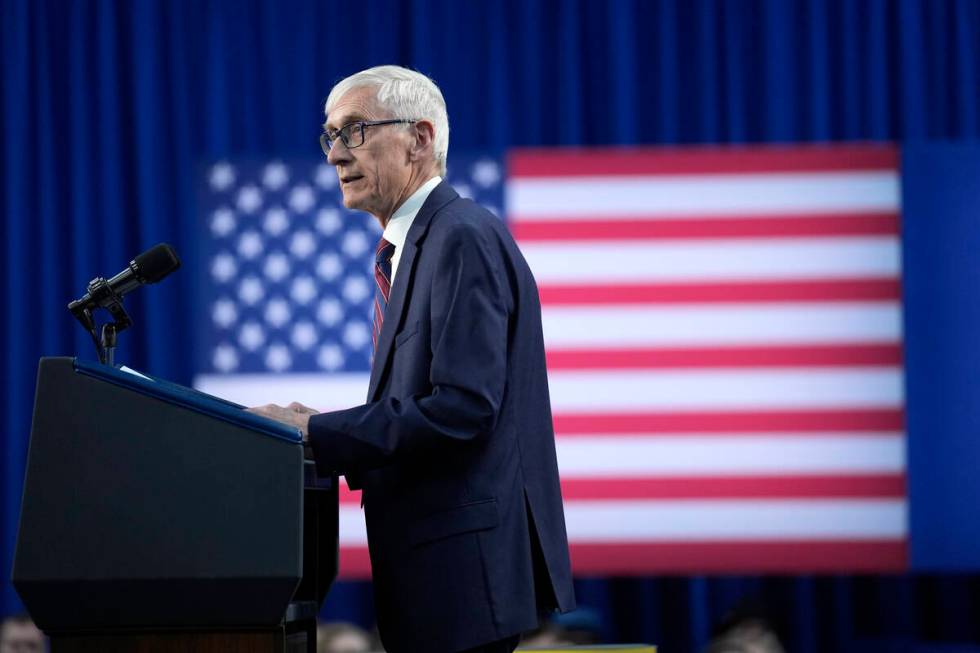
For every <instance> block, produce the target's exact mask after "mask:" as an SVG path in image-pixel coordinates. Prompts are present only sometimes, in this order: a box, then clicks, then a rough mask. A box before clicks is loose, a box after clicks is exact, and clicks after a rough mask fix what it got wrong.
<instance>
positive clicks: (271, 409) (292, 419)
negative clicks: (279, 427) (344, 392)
mask: <svg viewBox="0 0 980 653" xmlns="http://www.w3.org/2000/svg"><path fill="white" fill-rule="evenodd" d="M245 410H247V411H248V412H250V413H254V414H255V415H261V416H262V417H268V418H269V419H273V420H275V421H277V422H282V423H283V424H287V425H289V426H294V427H296V428H298V429H299V430H300V432H302V434H303V442H309V440H310V415H316V414H317V413H318V412H320V411H318V410H314V409H312V408H309V407H307V406H304V405H303V404H301V403H298V402H296V401H294V402H293V403H291V404H289V405H288V406H286V407H285V408H284V407H282V406H278V405H276V404H266V405H265V406H256V407H255V408H246V409H245Z"/></svg>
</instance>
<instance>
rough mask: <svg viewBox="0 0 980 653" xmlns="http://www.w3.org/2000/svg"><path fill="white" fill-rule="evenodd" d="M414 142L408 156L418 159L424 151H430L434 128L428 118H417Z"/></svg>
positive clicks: (434, 133)
mask: <svg viewBox="0 0 980 653" xmlns="http://www.w3.org/2000/svg"><path fill="white" fill-rule="evenodd" d="M414 127H415V144H414V145H413V146H412V149H411V153H410V158H411V160H412V161H418V160H419V159H420V158H421V157H422V156H423V155H424V154H425V153H426V152H429V153H431V152H432V149H433V147H434V141H435V137H436V128H435V126H434V125H433V124H432V123H431V122H430V121H428V120H419V121H418V122H416V123H415V125H414Z"/></svg>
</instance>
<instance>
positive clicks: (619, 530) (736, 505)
mask: <svg viewBox="0 0 980 653" xmlns="http://www.w3.org/2000/svg"><path fill="white" fill-rule="evenodd" d="M907 519H908V509H907V506H906V503H905V501H904V500H901V499H761V500H760V499H738V500H730V499H716V500H703V499H670V500H656V499H649V500H609V501H601V502H600V501H596V502H592V501H581V502H579V501H569V502H566V504H565V522H566V526H567V529H568V537H569V540H570V541H571V542H573V543H577V542H602V541H618V542H636V541H670V540H686V541H694V540H753V539H769V540H780V539H785V540H798V539H810V540H837V539H848V540H873V539H898V538H902V537H905V536H906V534H907V533H908V526H907ZM339 535H340V544H341V546H364V545H365V544H366V543H367V535H366V532H365V527H364V519H363V513H362V512H361V509H360V508H359V507H358V506H356V505H352V504H346V505H341V506H340V532H339Z"/></svg>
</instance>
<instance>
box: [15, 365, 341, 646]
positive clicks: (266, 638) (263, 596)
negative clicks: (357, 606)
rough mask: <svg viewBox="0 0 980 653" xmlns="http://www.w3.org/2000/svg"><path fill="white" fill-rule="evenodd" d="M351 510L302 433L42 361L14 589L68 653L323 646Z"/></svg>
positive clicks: (232, 407) (185, 395)
mask: <svg viewBox="0 0 980 653" xmlns="http://www.w3.org/2000/svg"><path fill="white" fill-rule="evenodd" d="M337 509H338V504H337V479H336V477H332V478H318V477H317V475H316V472H315V468H314V466H313V464H312V462H310V461H306V460H305V459H304V449H303V442H302V438H301V435H300V433H299V432H298V431H297V430H295V429H292V428H289V427H287V426H285V425H282V424H279V423H277V422H273V421H271V420H267V419H265V418H263V417H259V416H257V415H252V414H251V413H246V412H244V411H243V410H242V406H238V405H237V404H233V403H230V402H226V401H224V400H221V399H218V398H216V397H212V396H210V395H206V394H204V393H201V392H197V391H195V390H192V389H190V388H186V387H183V386H179V385H176V384H173V383H169V382H167V381H163V380H160V379H153V378H149V377H143V376H138V375H135V374H131V373H128V372H124V371H121V370H117V369H114V368H111V367H107V366H104V365H99V364H95V363H89V362H86V361H82V360H78V359H71V358H42V359H41V361H40V365H39V370H38V380H37V392H36V396H35V404H34V416H33V423H32V427H31V440H30V450H29V454H28V461H27V472H26V476H25V482H24V495H23V501H22V506H21V515H20V526H19V529H18V534H17V543H16V550H15V553H14V566H13V573H12V580H13V585H14V587H15V588H16V590H17V592H18V593H19V594H20V597H21V599H22V600H23V602H24V605H25V606H26V607H27V610H28V612H29V613H30V615H31V617H32V618H33V619H34V621H35V622H36V623H37V625H38V626H39V627H40V628H41V629H42V630H44V631H45V632H46V633H47V634H48V636H49V637H50V638H51V648H52V652H53V653H75V652H81V651H85V652H88V651H100V652H114V651H146V652H150V651H153V652H158V651H159V652H163V651H200V652H205V651H223V652H234V651H249V652H253V651H254V652H256V653H257V652H259V651H282V652H286V651H290V652H291V651H296V652H300V651H302V652H304V653H305V652H311V653H312V652H313V651H314V650H315V648H314V647H315V632H316V630H315V629H316V615H317V613H318V612H319V608H320V605H321V604H322V602H323V599H324V597H325V596H326V593H327V590H328V589H329V587H330V584H331V583H332V582H333V580H334V578H335V577H336V574H337V517H338V512H337Z"/></svg>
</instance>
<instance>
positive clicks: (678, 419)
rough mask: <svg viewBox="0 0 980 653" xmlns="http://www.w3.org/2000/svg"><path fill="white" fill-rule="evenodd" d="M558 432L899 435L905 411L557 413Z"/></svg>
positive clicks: (562, 433) (591, 433) (902, 427)
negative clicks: (835, 432)
mask: <svg viewBox="0 0 980 653" xmlns="http://www.w3.org/2000/svg"><path fill="white" fill-rule="evenodd" d="M554 423H555V433H557V434H558V435H561V436H574V435H583V434H588V435H593V434H596V433H616V434H628V433H642V434H649V433H696V434H705V433H779V432H792V433H798V434H803V433H819V432H825V431H842V432H848V431H860V432H862V433H872V432H887V431H892V432H894V431H901V430H903V429H904V428H905V413H904V411H902V410H901V409H874V408H869V409H866V410H800V411H754V412H750V411H731V412H697V413H693V412H692V413H655V412H650V413H559V414H556V415H555V416H554Z"/></svg>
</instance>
